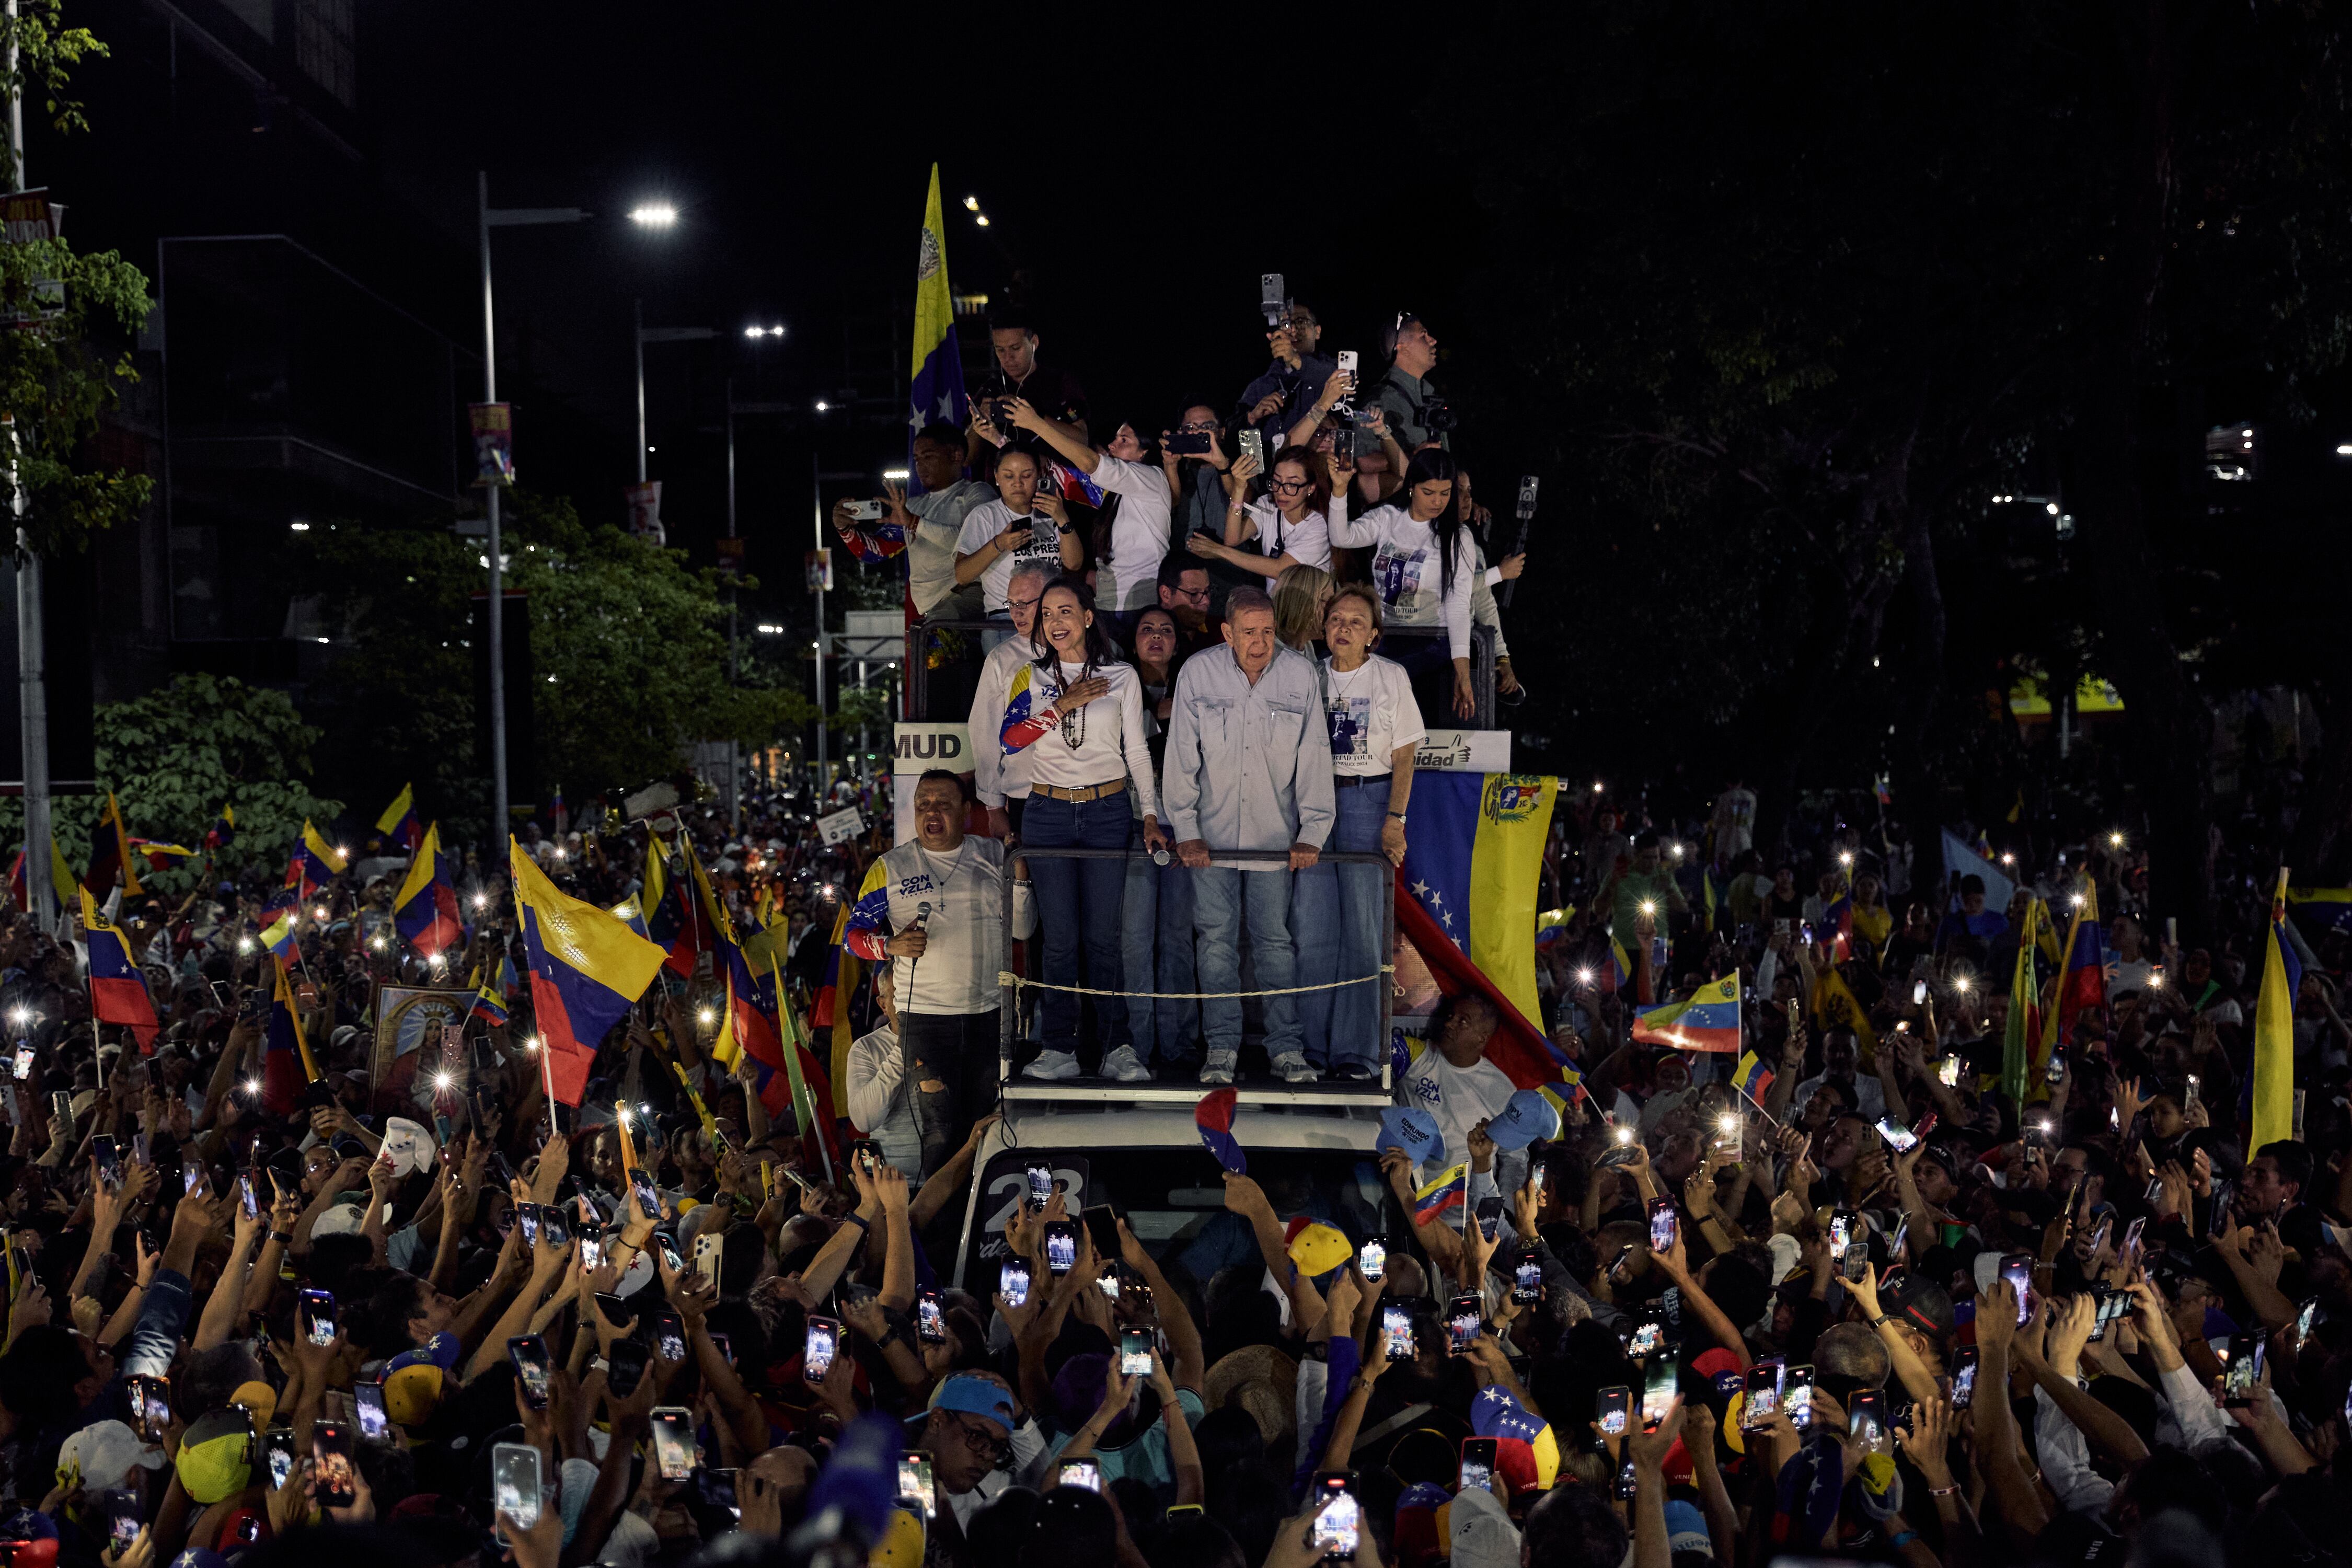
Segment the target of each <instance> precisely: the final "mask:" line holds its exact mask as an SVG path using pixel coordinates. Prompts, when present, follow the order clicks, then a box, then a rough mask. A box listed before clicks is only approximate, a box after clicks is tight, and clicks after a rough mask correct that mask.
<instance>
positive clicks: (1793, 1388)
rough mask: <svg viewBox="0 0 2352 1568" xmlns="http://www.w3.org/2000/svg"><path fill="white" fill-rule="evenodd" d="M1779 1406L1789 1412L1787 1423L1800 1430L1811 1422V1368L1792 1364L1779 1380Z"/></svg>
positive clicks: (1810, 1424)
mask: <svg viewBox="0 0 2352 1568" xmlns="http://www.w3.org/2000/svg"><path fill="white" fill-rule="evenodd" d="M1780 1408H1781V1409H1783V1410H1785V1411H1787V1412H1788V1413H1789V1425H1790V1426H1794V1427H1795V1428H1796V1429H1797V1430H1798V1431H1800V1432H1802V1431H1804V1430H1805V1429H1806V1428H1808V1427H1810V1426H1812V1424H1813V1369H1812V1368H1811V1366H1792V1367H1790V1369H1789V1375H1788V1376H1787V1377H1785V1378H1783V1379H1782V1380H1781V1382H1780Z"/></svg>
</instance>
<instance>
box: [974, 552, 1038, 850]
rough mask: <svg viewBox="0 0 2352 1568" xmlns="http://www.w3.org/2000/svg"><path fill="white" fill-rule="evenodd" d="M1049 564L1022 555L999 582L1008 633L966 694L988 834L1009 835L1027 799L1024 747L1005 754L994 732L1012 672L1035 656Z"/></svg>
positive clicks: (1015, 829) (1009, 692)
mask: <svg viewBox="0 0 2352 1568" xmlns="http://www.w3.org/2000/svg"><path fill="white" fill-rule="evenodd" d="M1053 580H1054V572H1053V569H1052V568H1050V567H1048V566H1047V565H1045V563H1043V562H1041V561H1024V562H1022V563H1020V564H1019V565H1018V566H1015V567H1014V568H1013V575H1012V578H1011V579H1010V580H1009V581H1008V582H1007V583H1006V584H1005V586H1004V607H1005V610H1006V611H1007V612H1008V613H1009V614H1010V615H1011V616H1012V617H1013V635H1012V636H1011V637H1006V638H1005V639H1004V640H1003V642H1001V643H998V644H997V645H996V646H995V647H992V648H991V649H989V650H988V658H987V659H986V661H985V662H983V663H982V665H981V667H980V683H979V689H977V690H975V691H974V692H973V693H972V695H971V716H970V719H969V722H968V724H967V729H968V731H969V732H970V734H971V789H972V794H974V795H977V796H979V797H980V804H981V805H983V806H985V807H987V809H988V834H989V837H992V838H1000V839H1002V838H1010V837H1012V836H1013V834H1015V833H1017V832H1019V831H1020V828H1021V821H1020V817H1021V808H1022V807H1023V806H1024V805H1028V804H1029V753H1028V752H1013V753H1012V754H1011V755H1009V756H1008V755H1006V754H1005V751H1004V748H1003V746H1002V745H1000V744H998V742H997V736H998V734H999V733H1001V732H1002V731H1003V728H1004V705H1005V703H1006V702H1007V701H1008V700H1011V697H1012V693H1013V672H1014V671H1015V670H1018V669H1019V668H1021V667H1022V666H1023V665H1024V664H1027V663H1028V662H1029V661H1030V660H1032V659H1034V658H1036V657H1037V655H1038V653H1039V651H1040V649H1039V647H1038V645H1037V644H1036V643H1034V642H1033V641H1031V640H1030V639H1031V638H1032V637H1034V635H1035V634H1036V630H1037V603H1038V601H1039V600H1041V599H1043V598H1044V597H1045V584H1048V583H1050V582H1052V581H1053Z"/></svg>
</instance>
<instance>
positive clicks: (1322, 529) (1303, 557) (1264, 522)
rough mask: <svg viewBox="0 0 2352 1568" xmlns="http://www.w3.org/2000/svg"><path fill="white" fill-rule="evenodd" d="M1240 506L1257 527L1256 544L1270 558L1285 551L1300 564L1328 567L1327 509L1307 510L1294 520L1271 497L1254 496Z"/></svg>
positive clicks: (1270, 584)
mask: <svg viewBox="0 0 2352 1568" xmlns="http://www.w3.org/2000/svg"><path fill="white" fill-rule="evenodd" d="M1242 510H1243V511H1244V512H1245V513H1247V514H1248V517H1249V520H1250V522H1251V524H1252V526H1254V527H1255V528H1256V530H1257V547H1258V551H1259V552H1260V553H1261V554H1263V555H1265V558H1266V559H1267V560H1269V561H1271V560H1273V559H1274V558H1275V557H1276V556H1280V555H1287V556H1289V557H1290V558H1291V559H1292V560H1293V561H1296V562H1297V563H1299V564H1300V565H1302V566H1320V567H1321V568H1322V569H1323V570H1324V571H1326V572H1328V571H1329V570H1331V519H1330V514H1329V512H1328V511H1310V512H1308V513H1307V516H1306V517H1305V518H1304V519H1302V520H1301V521H1297V522H1293V521H1290V520H1289V519H1288V518H1286V517H1285V516H1283V515H1282V509H1281V508H1279V507H1277V506H1276V505H1275V504H1274V503H1273V502H1272V501H1270V500H1254V501H1252V502H1250V503H1249V504H1248V505H1247V506H1245V507H1244V508H1243V509H1242ZM1275 580H1276V577H1275V574H1268V575H1267V577H1266V580H1265V584H1266V586H1267V588H1269V589H1271V588H1272V587H1273V586H1274V584H1275Z"/></svg>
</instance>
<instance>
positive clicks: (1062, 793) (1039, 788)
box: [1029, 779, 1127, 805]
mask: <svg viewBox="0 0 2352 1568" xmlns="http://www.w3.org/2000/svg"><path fill="white" fill-rule="evenodd" d="M1126 787H1127V781H1126V780H1125V779H1113V780H1111V781H1110V783H1108V784H1087V785H1084V786H1082V787H1080V788H1078V789H1058V788H1056V787H1055V786H1054V785H1052V784H1036V783H1034V782H1033V783H1032V784H1030V785H1029V788H1030V791H1031V792H1032V793H1033V794H1035V795H1045V796H1048V797H1050V798H1052V799H1054V800H1066V801H1068V802H1069V803H1070V804H1072V805H1085V804H1086V803H1087V801H1090V800H1100V799H1102V798H1103V797H1104V796H1106V795H1117V794H1118V792H1119V791H1121V790H1123V789H1125V788H1126Z"/></svg>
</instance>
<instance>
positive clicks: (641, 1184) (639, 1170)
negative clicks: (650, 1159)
mask: <svg viewBox="0 0 2352 1568" xmlns="http://www.w3.org/2000/svg"><path fill="white" fill-rule="evenodd" d="M629 1194H630V1195H631V1196H633V1197H635V1199H636V1200H637V1212H638V1213H639V1214H641V1215H644V1216H645V1217H646V1219H648V1220H652V1221H654V1222H656V1224H658V1223H659V1222H660V1220H661V1216H662V1207H661V1194H659V1193H657V1192H656V1191H655V1190H654V1177H653V1173H652V1172H650V1171H648V1170H646V1168H645V1167H644V1166H643V1165H639V1166H637V1167H636V1168H635V1169H634V1170H632V1171H631V1172H630V1173H629Z"/></svg>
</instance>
